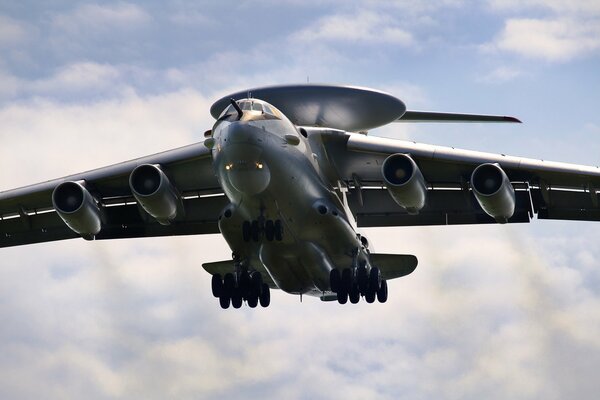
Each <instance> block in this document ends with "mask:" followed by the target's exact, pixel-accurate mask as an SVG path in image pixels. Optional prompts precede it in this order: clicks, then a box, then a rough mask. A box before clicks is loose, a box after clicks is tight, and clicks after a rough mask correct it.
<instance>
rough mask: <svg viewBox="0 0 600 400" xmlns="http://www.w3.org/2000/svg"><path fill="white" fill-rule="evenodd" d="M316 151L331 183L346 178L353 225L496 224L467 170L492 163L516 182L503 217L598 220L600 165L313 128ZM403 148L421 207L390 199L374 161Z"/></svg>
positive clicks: (344, 180) (513, 219) (511, 219)
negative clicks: (420, 189)
mask: <svg viewBox="0 0 600 400" xmlns="http://www.w3.org/2000/svg"><path fill="white" fill-rule="evenodd" d="M310 137H311V138H312V140H314V141H316V140H318V141H320V142H321V146H322V149H324V151H323V154H322V155H321V157H322V158H325V159H327V160H328V164H331V165H333V166H334V168H333V170H331V171H328V178H329V179H330V180H331V181H332V182H336V181H338V180H340V181H342V182H343V183H345V185H346V187H348V188H349V189H350V190H349V192H348V203H349V206H350V209H351V210H352V212H353V214H354V215H355V217H356V220H357V223H358V226H359V227H377V226H413V225H453V224H482V223H495V222H496V221H495V220H494V218H492V217H490V216H489V215H487V214H486V213H485V212H484V211H483V209H482V208H481V207H480V205H479V204H478V202H477V201H476V199H475V196H474V195H473V193H472V190H471V186H470V182H469V181H470V179H471V174H472V173H473V170H474V169H475V168H476V167H477V166H479V165H481V164H484V163H497V164H498V165H500V166H501V168H502V169H503V170H504V171H505V173H506V174H507V176H508V178H509V179H510V181H511V183H512V185H513V187H514V188H515V197H516V208H515V212H514V214H513V216H512V218H510V219H509V220H508V222H529V221H530V220H531V219H532V218H533V217H534V215H535V214H537V217H538V218H540V219H563V220H586V221H600V204H599V198H598V191H599V189H600V168H599V167H591V166H584V165H576V164H567V163H560V162H552V161H545V160H534V159H528V158H522V157H513V156H508V155H504V154H493V153H484V152H479V151H470V150H462V149H455V148H450V147H443V146H434V145H427V144H421V143H415V142H409V141H404V140H394V139H386V138H379V137H373V136H366V135H360V134H348V133H345V132H341V131H317V132H315V134H313V135H311V136H310ZM396 153H402V154H407V155H409V156H410V157H411V158H412V159H413V160H414V161H415V162H416V164H417V165H418V168H419V169H420V170H421V172H422V174H423V177H424V178H425V181H426V182H427V185H428V187H427V202H426V205H425V207H424V208H423V209H422V210H421V211H420V212H419V213H418V214H417V215H413V214H410V213H408V212H407V210H405V209H404V208H402V207H401V206H399V205H398V204H396V203H395V202H394V200H393V199H392V197H391V196H390V194H389V193H388V191H387V189H386V188H385V185H384V182H383V176H382V171H381V166H382V164H383V161H384V160H385V159H386V158H387V157H388V156H389V155H391V154H396Z"/></svg>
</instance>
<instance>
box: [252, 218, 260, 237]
mask: <svg viewBox="0 0 600 400" xmlns="http://www.w3.org/2000/svg"><path fill="white" fill-rule="evenodd" d="M250 235H251V236H252V240H254V241H255V242H258V240H259V239H260V229H259V227H258V221H256V220H254V221H252V223H251V224H250Z"/></svg>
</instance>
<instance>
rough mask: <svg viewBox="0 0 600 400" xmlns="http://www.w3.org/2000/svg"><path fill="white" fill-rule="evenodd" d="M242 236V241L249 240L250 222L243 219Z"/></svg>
mask: <svg viewBox="0 0 600 400" xmlns="http://www.w3.org/2000/svg"><path fill="white" fill-rule="evenodd" d="M242 238H243V239H244V242H249V241H250V222H248V221H244V222H243V223H242Z"/></svg>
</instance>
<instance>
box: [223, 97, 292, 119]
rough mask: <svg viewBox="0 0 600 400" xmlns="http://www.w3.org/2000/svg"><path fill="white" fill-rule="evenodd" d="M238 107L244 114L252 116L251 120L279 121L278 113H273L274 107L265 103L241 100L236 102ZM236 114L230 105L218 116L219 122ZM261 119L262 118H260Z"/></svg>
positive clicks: (255, 100)
mask: <svg viewBox="0 0 600 400" xmlns="http://www.w3.org/2000/svg"><path fill="white" fill-rule="evenodd" d="M237 104H238V106H239V107H240V109H241V110H242V111H243V112H244V115H246V113H248V114H249V116H250V115H252V119H281V117H280V116H279V112H278V111H275V108H274V107H270V106H269V105H268V104H267V103H265V102H264V101H262V100H258V99H243V100H238V101H237ZM237 114H238V112H237V110H236V109H235V107H234V106H233V104H230V105H229V106H228V107H227V108H225V110H223V112H222V113H221V115H220V116H219V120H222V119H226V118H228V117H229V116H232V115H237ZM261 117H262V118H261Z"/></svg>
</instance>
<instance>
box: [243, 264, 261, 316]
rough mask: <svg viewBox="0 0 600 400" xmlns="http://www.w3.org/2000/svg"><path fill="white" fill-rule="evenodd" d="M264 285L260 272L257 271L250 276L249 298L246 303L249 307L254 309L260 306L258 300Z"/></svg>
mask: <svg viewBox="0 0 600 400" xmlns="http://www.w3.org/2000/svg"><path fill="white" fill-rule="evenodd" d="M262 284H263V281H262V276H261V275H260V272H257V271H255V272H253V273H252V274H251V275H250V284H249V287H248V298H247V299H246V301H247V302H248V306H249V307H250V308H254V307H256V305H257V304H258V298H259V296H260V293H261V289H262Z"/></svg>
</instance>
